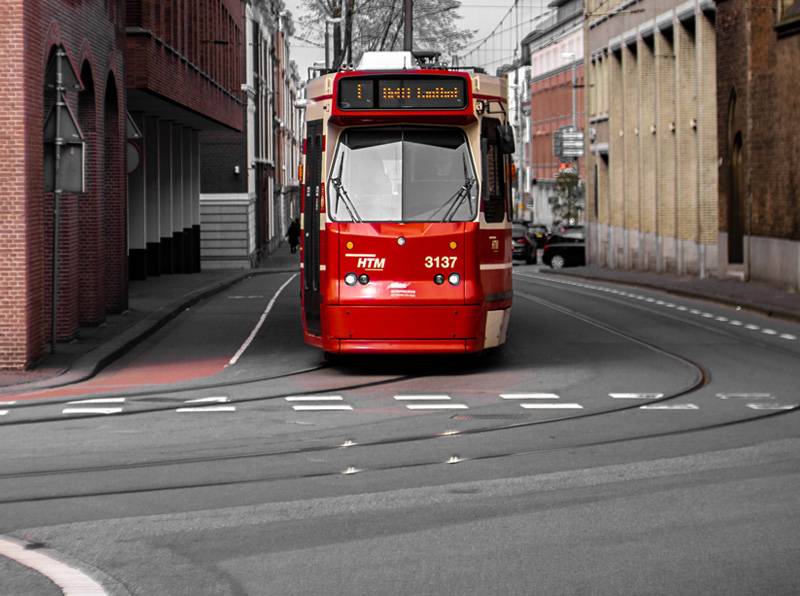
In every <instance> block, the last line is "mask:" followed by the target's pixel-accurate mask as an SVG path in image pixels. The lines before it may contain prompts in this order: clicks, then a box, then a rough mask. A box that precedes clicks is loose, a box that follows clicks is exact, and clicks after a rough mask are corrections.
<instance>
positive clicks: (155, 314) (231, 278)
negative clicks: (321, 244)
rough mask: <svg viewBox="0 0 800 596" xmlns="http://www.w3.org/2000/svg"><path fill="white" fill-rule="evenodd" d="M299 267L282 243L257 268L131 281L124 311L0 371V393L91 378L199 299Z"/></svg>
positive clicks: (82, 328) (298, 256)
mask: <svg viewBox="0 0 800 596" xmlns="http://www.w3.org/2000/svg"><path fill="white" fill-rule="evenodd" d="M299 269H300V255H299V254H291V252H290V251H289V245H288V244H287V243H283V244H281V245H280V246H279V247H278V248H277V249H276V250H275V252H274V253H272V254H271V255H269V256H268V257H267V258H266V259H264V262H263V263H262V264H261V265H260V266H259V267H258V268H257V269H236V270H234V269H208V270H204V271H202V272H200V273H185V274H175V275H161V276H159V277H149V278H147V279H146V280H144V281H131V282H130V285H129V289H128V310H127V311H126V312H124V313H122V314H119V315H107V316H106V320H105V322H104V323H103V324H102V325H100V326H98V327H81V328H80V330H79V331H78V337H77V338H76V339H74V340H73V341H72V342H70V343H58V344H56V349H55V354H48V355H47V356H45V358H43V359H42V361H41V362H39V363H38V364H37V365H36V366H35V367H34V368H33V369H31V370H28V371H24V372H15V371H0V399H2V397H3V394H8V393H15V392H16V393H18V392H20V391H34V390H37V389H46V388H51V387H59V386H62V385H69V384H72V383H77V382H79V381H82V380H85V379H87V378H90V377H92V376H94V375H95V374H97V372H98V371H99V370H101V369H102V368H103V367H105V366H107V365H108V364H109V363H111V362H113V361H114V360H116V359H117V358H119V357H120V356H122V355H123V354H125V353H126V352H127V351H129V350H131V349H132V348H133V347H134V346H136V345H137V344H138V343H139V342H141V341H143V340H144V339H146V338H147V337H148V336H150V335H151V334H152V333H154V332H155V331H157V330H158V329H159V328H161V327H163V326H164V325H165V324H166V323H168V322H169V321H170V320H172V319H173V318H175V317H176V316H178V315H179V314H180V313H181V312H183V311H184V310H186V309H187V308H189V307H190V306H192V305H193V304H196V303H197V302H199V301H200V300H203V299H204V298H208V297H209V296H213V295H214V294H217V293H219V292H222V291H224V290H225V289H227V288H229V287H231V286H234V285H236V284H237V283H239V282H240V281H242V280H244V279H246V278H248V277H251V276H253V275H260V274H266V273H277V272H284V271H286V272H296V271H299ZM48 351H49V345H48Z"/></svg>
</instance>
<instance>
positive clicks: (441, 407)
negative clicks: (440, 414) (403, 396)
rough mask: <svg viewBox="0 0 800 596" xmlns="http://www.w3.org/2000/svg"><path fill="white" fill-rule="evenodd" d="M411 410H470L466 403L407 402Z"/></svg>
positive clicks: (407, 406)
mask: <svg viewBox="0 0 800 596" xmlns="http://www.w3.org/2000/svg"><path fill="white" fill-rule="evenodd" d="M406 408H407V409H409V410H468V409H469V406H467V405H464V404H406Z"/></svg>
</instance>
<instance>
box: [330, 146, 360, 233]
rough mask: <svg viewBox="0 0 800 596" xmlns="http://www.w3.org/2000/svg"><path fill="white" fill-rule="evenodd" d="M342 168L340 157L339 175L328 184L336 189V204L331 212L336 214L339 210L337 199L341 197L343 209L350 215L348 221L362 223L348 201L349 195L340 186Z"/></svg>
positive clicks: (351, 202) (342, 186) (342, 163)
mask: <svg viewBox="0 0 800 596" xmlns="http://www.w3.org/2000/svg"><path fill="white" fill-rule="evenodd" d="M343 168H344V157H342V161H341V162H340V163H339V175H338V176H336V177H335V178H331V180H330V182H331V184H332V185H333V187H334V188H335V189H336V204H335V205H334V207H333V212H334V213H336V212H337V211H338V210H339V198H340V197H341V199H342V202H343V203H344V208H345V209H347V212H348V213H349V214H350V219H351V220H352V221H355V222H358V223H362V221H361V217H359V215H358V211H357V210H356V206H355V205H353V201H352V200H350V195H348V194H347V190H346V189H345V187H344V184H342V169H343Z"/></svg>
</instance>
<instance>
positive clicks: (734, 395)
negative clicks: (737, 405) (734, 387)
mask: <svg viewBox="0 0 800 596" xmlns="http://www.w3.org/2000/svg"><path fill="white" fill-rule="evenodd" d="M717 397H718V398H720V399H773V397H772V394H771V393H717Z"/></svg>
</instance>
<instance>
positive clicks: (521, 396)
mask: <svg viewBox="0 0 800 596" xmlns="http://www.w3.org/2000/svg"><path fill="white" fill-rule="evenodd" d="M500 399H560V398H559V396H558V395H556V394H555V393H501V394H500Z"/></svg>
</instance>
